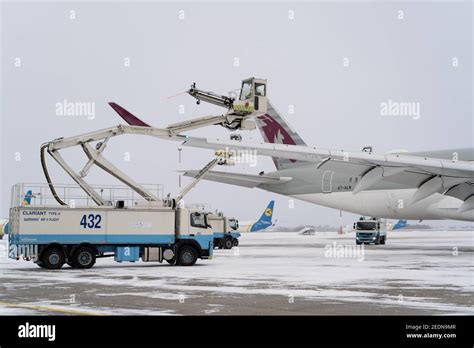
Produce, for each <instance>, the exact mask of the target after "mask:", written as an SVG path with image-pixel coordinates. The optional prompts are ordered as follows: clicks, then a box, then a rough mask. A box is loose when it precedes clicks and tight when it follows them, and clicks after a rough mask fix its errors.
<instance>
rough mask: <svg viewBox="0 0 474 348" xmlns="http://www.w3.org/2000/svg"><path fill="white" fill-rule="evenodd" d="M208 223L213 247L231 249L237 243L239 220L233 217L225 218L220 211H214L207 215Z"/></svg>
mask: <svg viewBox="0 0 474 348" xmlns="http://www.w3.org/2000/svg"><path fill="white" fill-rule="evenodd" d="M208 219H209V224H210V225H211V228H212V233H213V237H214V248H219V249H232V247H234V246H238V245H239V237H240V233H239V232H237V229H238V228H239V221H238V220H237V219H235V218H230V219H229V218H227V217H225V216H224V214H223V213H222V212H215V213H211V214H209V215H208Z"/></svg>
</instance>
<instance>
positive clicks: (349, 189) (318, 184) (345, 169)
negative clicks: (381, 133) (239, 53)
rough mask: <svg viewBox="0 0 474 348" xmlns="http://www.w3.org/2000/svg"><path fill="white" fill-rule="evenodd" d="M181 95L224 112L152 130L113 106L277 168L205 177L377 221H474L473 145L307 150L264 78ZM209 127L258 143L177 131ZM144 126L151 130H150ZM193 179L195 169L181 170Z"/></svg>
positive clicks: (186, 139)
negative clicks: (247, 133)
mask: <svg viewBox="0 0 474 348" xmlns="http://www.w3.org/2000/svg"><path fill="white" fill-rule="evenodd" d="M187 92H188V94H190V95H191V96H193V97H194V98H196V99H197V102H198V103H200V102H201V101H205V102H209V103H212V104H214V105H218V106H222V107H224V108H226V109H227V112H226V113H224V114H222V115H217V116H205V117H200V118H196V119H192V120H189V121H185V122H180V123H175V124H172V125H169V126H168V127H167V128H164V129H160V128H154V127H151V126H150V125H149V124H147V123H145V122H144V121H142V120H140V119H139V118H138V117H136V116H134V115H133V114H131V113H130V112H128V111H127V110H125V109H124V108H122V107H121V106H119V105H117V104H115V103H110V105H111V106H112V108H114V110H115V111H116V112H117V113H118V114H119V115H120V116H121V117H122V118H123V119H124V120H125V121H126V122H127V123H128V124H129V125H130V126H132V127H131V128H133V132H135V133H142V134H145V133H144V132H141V131H140V128H142V127H147V128H148V131H147V135H152V136H156V137H160V138H165V139H171V140H177V141H182V142H183V145H184V146H192V147H199V148H208V149H214V150H225V151H235V152H239V151H256V153H257V154H258V155H264V156H270V157H272V159H273V162H274V164H275V166H276V169H277V170H276V171H273V172H269V173H260V174H258V175H253V174H238V173H229V172H219V171H210V172H208V173H206V175H205V176H204V179H207V180H211V181H216V182H220V183H226V184H231V185H237V186H243V187H248V188H259V189H262V190H266V191H270V192H274V193H279V194H282V195H285V196H289V197H292V198H296V199H300V200H303V201H307V202H311V203H316V204H319V205H322V206H326V207H330V208H335V209H340V210H344V211H348V212H351V213H355V214H360V215H366V216H373V217H378V218H390V219H405V220H427V219H434V220H435V219H452V220H463V221H474V162H473V161H474V148H464V149H449V150H438V151H430V152H413V153H409V152H399V153H388V154H375V153H373V152H372V151H371V149H369V150H368V151H362V152H346V151H340V150H326V149H319V148H316V147H310V146H307V145H306V144H305V142H304V141H303V140H302V139H301V137H300V136H299V135H298V134H297V133H296V132H295V131H294V130H293V129H291V127H290V126H289V125H288V123H287V122H286V121H285V120H284V119H283V117H282V116H281V115H280V114H279V113H278V112H277V111H276V110H275V108H274V107H273V106H272V104H271V103H270V102H269V100H268V98H267V95H266V80H262V79H256V78H249V79H247V80H244V81H243V82H242V88H241V91H240V96H239V97H238V98H237V96H236V97H234V98H232V97H228V96H221V95H217V94H214V93H212V92H205V91H202V90H200V89H198V88H196V85H195V84H193V85H192V86H191V89H189V90H188V91H187ZM208 125H221V126H223V127H225V128H227V129H230V130H249V129H255V128H256V127H258V129H259V130H260V133H261V135H262V137H263V139H264V142H261V143H258V142H247V141H242V140H241V138H239V137H238V136H231V139H230V140H227V139H226V140H219V139H206V138H198V137H190V136H186V135H183V134H182V132H184V131H187V130H191V129H197V128H200V127H204V126H208ZM150 128H151V129H150ZM185 175H187V176H192V177H194V176H196V175H198V171H187V172H185Z"/></svg>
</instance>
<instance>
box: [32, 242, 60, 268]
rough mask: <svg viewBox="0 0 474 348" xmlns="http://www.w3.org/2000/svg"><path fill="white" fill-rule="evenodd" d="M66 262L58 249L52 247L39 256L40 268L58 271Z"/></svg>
mask: <svg viewBox="0 0 474 348" xmlns="http://www.w3.org/2000/svg"><path fill="white" fill-rule="evenodd" d="M65 262H66V255H64V251H63V250H62V249H60V248H56V247H52V248H48V249H46V250H45V251H43V253H42V254H41V260H40V261H39V262H38V264H39V263H41V264H42V265H40V267H44V268H46V269H60V268H61V267H62V266H63V265H64V263H65Z"/></svg>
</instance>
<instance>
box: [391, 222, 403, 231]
mask: <svg viewBox="0 0 474 348" xmlns="http://www.w3.org/2000/svg"><path fill="white" fill-rule="evenodd" d="M406 226H407V220H398V221H397V223H396V224H395V225H393V228H392V230H399V229H401V228H403V227H406Z"/></svg>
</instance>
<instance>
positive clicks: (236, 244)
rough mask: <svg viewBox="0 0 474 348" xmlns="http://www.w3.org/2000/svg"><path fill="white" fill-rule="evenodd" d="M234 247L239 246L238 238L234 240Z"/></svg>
mask: <svg viewBox="0 0 474 348" xmlns="http://www.w3.org/2000/svg"><path fill="white" fill-rule="evenodd" d="M234 246H235V247H236V246H239V240H238V239H237V238H234Z"/></svg>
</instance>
